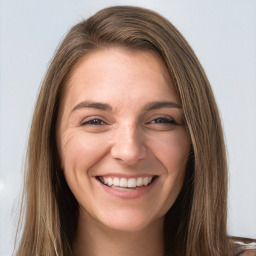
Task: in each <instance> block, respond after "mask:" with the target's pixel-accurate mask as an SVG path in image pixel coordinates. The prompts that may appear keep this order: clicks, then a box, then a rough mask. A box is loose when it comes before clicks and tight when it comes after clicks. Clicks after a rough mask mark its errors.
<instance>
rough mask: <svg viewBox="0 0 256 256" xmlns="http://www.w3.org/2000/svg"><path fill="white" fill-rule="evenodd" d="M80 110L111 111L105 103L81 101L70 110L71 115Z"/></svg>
mask: <svg viewBox="0 0 256 256" xmlns="http://www.w3.org/2000/svg"><path fill="white" fill-rule="evenodd" d="M82 108H96V109H99V110H105V111H112V107H111V106H110V105H109V104H107V103H100V102H94V101H82V102H80V103H78V104H77V105H75V106H74V107H73V109H72V110H71V113H72V112H74V111H76V110H79V109H82Z"/></svg>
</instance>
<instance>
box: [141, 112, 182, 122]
mask: <svg viewBox="0 0 256 256" xmlns="http://www.w3.org/2000/svg"><path fill="white" fill-rule="evenodd" d="M157 119H166V120H168V121H170V122H172V124H178V122H177V121H176V120H175V119H174V118H173V117H171V116H169V115H160V114H159V115H154V116H152V117H151V118H150V121H148V122H146V124H151V123H152V122H153V121H155V120H157ZM163 124H166V123H163ZM167 124H168V123H167Z"/></svg>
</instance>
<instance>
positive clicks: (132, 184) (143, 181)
mask: <svg viewBox="0 0 256 256" xmlns="http://www.w3.org/2000/svg"><path fill="white" fill-rule="evenodd" d="M152 179H153V176H149V177H139V178H130V179H126V178H118V177H99V180H100V181H101V182H102V183H104V184H106V185H108V186H109V187H111V186H114V187H119V188H120V187H121V188H136V187H141V186H147V185H149V184H150V183H151V182H152Z"/></svg>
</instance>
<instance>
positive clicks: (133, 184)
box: [128, 178, 137, 188]
mask: <svg viewBox="0 0 256 256" xmlns="http://www.w3.org/2000/svg"><path fill="white" fill-rule="evenodd" d="M136 185H137V184H136V179H135V178H132V179H128V188H136Z"/></svg>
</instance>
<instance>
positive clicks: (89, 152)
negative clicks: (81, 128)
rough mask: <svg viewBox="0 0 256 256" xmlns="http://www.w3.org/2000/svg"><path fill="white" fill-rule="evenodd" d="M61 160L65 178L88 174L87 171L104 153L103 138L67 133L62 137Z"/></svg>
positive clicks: (97, 135)
mask: <svg viewBox="0 0 256 256" xmlns="http://www.w3.org/2000/svg"><path fill="white" fill-rule="evenodd" d="M62 138H63V139H62V148H61V159H62V163H63V169H64V171H65V174H66V176H69V175H77V174H78V173H79V172H80V173H81V174H83V175H85V174H86V175H87V174H89V169H90V168H91V167H92V166H93V165H94V164H96V163H97V162H98V160H99V159H100V158H101V157H102V156H103V155H104V154H105V152H106V147H107V146H106V143H104V141H105V140H104V138H102V136H99V134H96V135H95V136H91V135H90V136H88V134H86V133H84V132H74V133H72V132H69V133H66V134H64V136H63V137H62Z"/></svg>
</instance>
